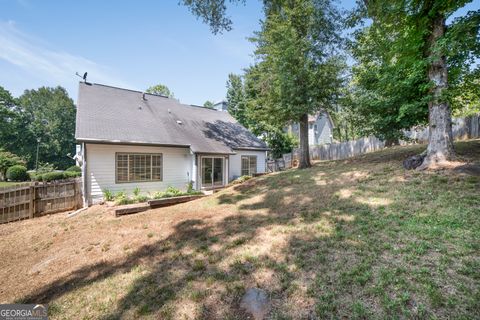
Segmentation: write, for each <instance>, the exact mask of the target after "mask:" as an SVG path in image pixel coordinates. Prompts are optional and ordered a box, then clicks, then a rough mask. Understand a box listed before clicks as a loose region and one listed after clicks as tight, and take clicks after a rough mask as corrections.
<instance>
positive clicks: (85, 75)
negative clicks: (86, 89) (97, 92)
mask: <svg viewBox="0 0 480 320" xmlns="http://www.w3.org/2000/svg"><path fill="white" fill-rule="evenodd" d="M87 74H88V72H85V73H84V74H83V77H82V76H81V75H79V74H78V72H75V75H76V76H77V77H79V78H82V79H83V82H85V83H87Z"/></svg>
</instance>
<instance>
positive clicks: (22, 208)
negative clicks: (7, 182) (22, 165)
mask: <svg viewBox="0 0 480 320" xmlns="http://www.w3.org/2000/svg"><path fill="white" fill-rule="evenodd" d="M81 186H82V184H81V179H75V180H65V181H52V182H29V183H22V184H18V185H14V186H7V187H1V188H0V223H6V222H12V221H17V220H22V219H29V218H34V217H39V216H42V215H44V214H49V213H55V212H60V211H67V210H74V209H77V208H80V207H81V206H82V189H81Z"/></svg>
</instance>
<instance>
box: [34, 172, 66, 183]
mask: <svg viewBox="0 0 480 320" xmlns="http://www.w3.org/2000/svg"><path fill="white" fill-rule="evenodd" d="M63 179H65V174H64V173H63V172H62V171H53V172H47V173H44V174H42V175H38V176H37V180H41V181H47V182H48V181H56V180H63Z"/></svg>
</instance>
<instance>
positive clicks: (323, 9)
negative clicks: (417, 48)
mask: <svg viewBox="0 0 480 320" xmlns="http://www.w3.org/2000/svg"><path fill="white" fill-rule="evenodd" d="M265 12H266V17H265V21H263V23H262V27H261V30H260V31H259V32H257V33H256V35H255V37H253V38H252V41H253V42H254V43H255V44H256V46H257V48H256V50H255V58H256V61H257V63H256V65H255V66H254V67H253V68H250V69H249V71H248V72H247V74H248V78H250V79H252V78H255V81H250V83H251V85H252V87H253V88H252V89H253V90H254V91H256V93H255V94H254V96H255V99H254V103H250V104H249V106H250V112H251V113H252V114H255V117H256V119H257V120H259V121H264V122H266V123H268V124H271V125H275V126H284V125H286V124H287V123H289V122H299V123H300V157H299V167H300V168H306V167H309V166H310V160H309V151H308V145H309V143H308V114H313V113H315V112H317V111H319V110H320V109H322V108H329V107H331V106H333V105H334V101H335V99H336V97H337V95H338V92H339V88H340V87H341V85H342V76H341V75H342V71H343V69H344V66H345V64H344V59H343V58H342V57H341V56H340V55H339V54H338V46H339V44H340V42H341V38H340V32H341V27H342V26H341V24H340V22H341V16H340V14H339V12H338V11H337V9H336V8H335V7H334V6H333V4H332V3H331V2H330V1H315V0H311V1H304V0H293V1H275V2H272V3H268V4H266V5H265Z"/></svg>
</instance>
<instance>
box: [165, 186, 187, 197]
mask: <svg viewBox="0 0 480 320" xmlns="http://www.w3.org/2000/svg"><path fill="white" fill-rule="evenodd" d="M165 194H168V196H169V197H176V196H179V195H182V194H183V192H182V191H180V190H179V189H177V188H175V187H172V186H168V187H167V190H165Z"/></svg>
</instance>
